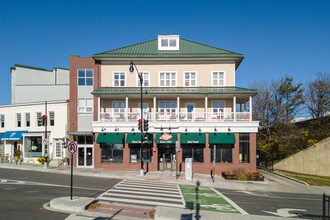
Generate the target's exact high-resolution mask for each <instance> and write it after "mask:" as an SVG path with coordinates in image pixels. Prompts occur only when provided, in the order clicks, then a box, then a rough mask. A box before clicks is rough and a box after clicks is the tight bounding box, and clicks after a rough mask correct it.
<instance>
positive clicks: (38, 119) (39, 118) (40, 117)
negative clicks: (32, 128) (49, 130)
mask: <svg viewBox="0 0 330 220" xmlns="http://www.w3.org/2000/svg"><path fill="white" fill-rule="evenodd" d="M36 115H37V126H38V127H40V126H42V115H41V112H37V113H36Z"/></svg>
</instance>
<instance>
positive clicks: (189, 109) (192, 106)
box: [186, 103, 195, 120]
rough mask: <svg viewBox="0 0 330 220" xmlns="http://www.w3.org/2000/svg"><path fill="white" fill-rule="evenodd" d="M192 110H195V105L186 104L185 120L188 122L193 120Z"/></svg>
mask: <svg viewBox="0 0 330 220" xmlns="http://www.w3.org/2000/svg"><path fill="white" fill-rule="evenodd" d="M194 109H195V103H187V104H186V111H187V119H188V120H191V119H193V114H194Z"/></svg>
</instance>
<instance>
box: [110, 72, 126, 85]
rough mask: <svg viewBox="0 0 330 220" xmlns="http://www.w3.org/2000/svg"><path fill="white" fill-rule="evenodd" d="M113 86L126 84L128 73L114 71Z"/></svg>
mask: <svg viewBox="0 0 330 220" xmlns="http://www.w3.org/2000/svg"><path fill="white" fill-rule="evenodd" d="M113 86H126V74H125V73H113Z"/></svg>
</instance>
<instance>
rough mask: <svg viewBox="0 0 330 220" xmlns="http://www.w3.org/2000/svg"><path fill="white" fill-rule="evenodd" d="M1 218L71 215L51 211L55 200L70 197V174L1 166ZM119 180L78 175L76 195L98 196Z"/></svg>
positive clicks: (63, 216)
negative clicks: (46, 207)
mask: <svg viewBox="0 0 330 220" xmlns="http://www.w3.org/2000/svg"><path fill="white" fill-rule="evenodd" d="M0 180H1V181H0V212H1V219H8V220H10V219H36V220H38V219H40V220H44V219H49V220H52V219H54V220H55V219H56V220H57V219H58V220H59V219H65V218H66V217H67V216H68V215H69V214H64V213H58V212H51V211H47V210H45V209H43V208H42V205H43V204H45V203H46V202H49V201H50V200H51V199H54V198H57V197H63V196H70V175H64V174H53V173H44V172H33V171H23V170H12V169H2V168H0ZM118 182H120V180H118V179H109V178H97V177H82V176H74V178H73V184H74V190H73V195H74V196H86V197H97V196H98V195H99V194H100V193H102V192H104V191H106V190H107V189H109V188H111V187H112V186H114V185H115V184H117V183H118Z"/></svg>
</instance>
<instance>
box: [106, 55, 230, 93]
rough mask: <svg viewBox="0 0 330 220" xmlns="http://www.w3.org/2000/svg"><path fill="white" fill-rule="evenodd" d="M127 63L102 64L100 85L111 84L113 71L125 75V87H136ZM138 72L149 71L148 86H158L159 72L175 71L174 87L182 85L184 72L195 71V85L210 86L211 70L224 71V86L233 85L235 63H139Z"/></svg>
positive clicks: (136, 79) (135, 78)
mask: <svg viewBox="0 0 330 220" xmlns="http://www.w3.org/2000/svg"><path fill="white" fill-rule="evenodd" d="M128 68H129V65H128V64H126V65H111V64H108V65H102V66H101V87H107V86H108V87H110V86H113V73H114V72H124V73H125V75H126V87H136V86H137V85H138V84H137V81H138V78H137V74H135V73H134V74H131V73H130V72H129V70H128ZM138 70H139V72H149V73H150V87H159V73H160V72H176V82H177V84H176V87H184V72H196V73H197V86H212V72H224V80H225V84H224V86H235V63H234V61H226V62H221V63H217V64H212V63H209V64H207V65H205V64H198V63H196V64H194V63H189V64H181V63H180V64H154V65H152V64H149V65H143V64H139V69H138Z"/></svg>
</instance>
